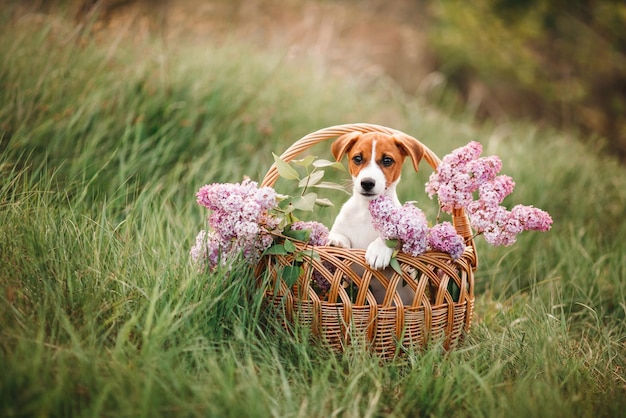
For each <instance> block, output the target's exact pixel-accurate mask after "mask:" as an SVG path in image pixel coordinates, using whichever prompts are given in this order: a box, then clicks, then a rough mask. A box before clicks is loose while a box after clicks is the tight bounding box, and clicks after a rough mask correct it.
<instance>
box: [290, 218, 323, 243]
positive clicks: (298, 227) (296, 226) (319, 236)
mask: <svg viewBox="0 0 626 418" xmlns="http://www.w3.org/2000/svg"><path fill="white" fill-rule="evenodd" d="M291 229H293V230H295V231H305V230H309V231H311V237H310V238H309V244H310V245H317V246H320V245H328V234H329V231H328V228H327V227H326V225H324V224H321V223H319V222H315V221H309V222H305V221H296V222H294V223H292V224H291Z"/></svg>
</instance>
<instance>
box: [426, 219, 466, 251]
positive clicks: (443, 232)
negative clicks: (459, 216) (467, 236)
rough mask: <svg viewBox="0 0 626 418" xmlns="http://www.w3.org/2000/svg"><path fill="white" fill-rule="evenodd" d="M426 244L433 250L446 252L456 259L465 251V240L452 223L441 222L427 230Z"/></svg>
mask: <svg viewBox="0 0 626 418" xmlns="http://www.w3.org/2000/svg"><path fill="white" fill-rule="evenodd" d="M428 246H429V247H430V248H431V249H433V250H436V251H442V252H444V253H448V254H450V256H451V257H452V259H454V260H458V259H459V258H460V257H461V256H462V255H463V252H464V251H465V240H464V239H463V237H462V236H460V235H459V234H457V232H456V229H455V228H454V225H452V224H451V223H450V222H442V223H440V224H437V225H435V226H433V227H432V228H430V230H429V231H428Z"/></svg>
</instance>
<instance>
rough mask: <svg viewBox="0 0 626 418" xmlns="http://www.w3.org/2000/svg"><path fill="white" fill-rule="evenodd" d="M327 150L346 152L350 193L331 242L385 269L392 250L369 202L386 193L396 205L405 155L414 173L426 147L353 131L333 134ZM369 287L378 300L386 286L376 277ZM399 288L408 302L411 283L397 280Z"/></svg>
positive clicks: (337, 154) (338, 156)
mask: <svg viewBox="0 0 626 418" xmlns="http://www.w3.org/2000/svg"><path fill="white" fill-rule="evenodd" d="M331 151H332V153H333V155H334V157H335V159H336V160H337V161H341V159H342V158H343V156H344V155H347V156H348V160H349V162H348V164H349V171H350V175H351V176H352V182H353V185H352V196H351V197H350V199H348V201H347V202H346V203H345V204H344V205H343V206H342V208H341V210H340V211H339V214H338V215H337V218H336V219H335V223H334V224H333V226H332V228H331V230H330V235H329V243H330V245H334V246H337V247H343V248H359V249H364V250H366V252H365V260H366V262H367V263H368V264H369V266H370V267H371V268H372V269H375V270H383V269H385V268H387V267H388V266H389V263H390V261H391V257H392V255H393V251H394V250H393V248H389V247H388V246H387V245H386V244H385V241H384V240H383V239H382V238H381V237H380V234H379V233H378V232H377V231H376V230H375V229H374V226H373V225H372V217H371V215H370V212H369V202H370V201H371V200H374V199H376V198H377V197H378V196H381V195H387V196H390V197H391V198H392V199H393V201H394V202H395V203H396V205H398V206H400V205H401V204H400V201H399V200H398V196H397V194H396V186H397V184H398V182H399V181H400V174H401V172H402V163H403V162H404V160H405V158H406V157H407V156H408V157H410V158H411V160H412V161H413V167H414V168H415V171H417V169H418V164H419V162H420V160H421V158H422V156H423V154H424V149H423V148H422V145H421V144H419V143H418V142H417V141H412V140H410V139H409V138H404V137H402V136H399V135H388V134H384V133H380V132H371V133H361V132H351V133H348V134H344V135H342V136H340V137H339V138H337V139H336V140H335V142H333V144H332V145H331ZM389 276H390V274H389ZM371 286H372V287H371V289H372V293H373V294H374V297H375V298H376V301H377V302H378V303H381V302H382V300H383V299H384V297H385V293H386V291H385V288H384V286H383V285H382V284H381V283H379V282H378V281H377V280H372V282H371ZM397 291H398V293H399V295H400V297H401V299H402V302H403V303H404V304H410V303H411V302H412V299H413V294H414V293H413V290H412V289H411V288H410V286H408V285H406V286H402V285H401V284H399V285H398V289H397Z"/></svg>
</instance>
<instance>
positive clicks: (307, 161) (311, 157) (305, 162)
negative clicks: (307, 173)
mask: <svg viewBox="0 0 626 418" xmlns="http://www.w3.org/2000/svg"><path fill="white" fill-rule="evenodd" d="M316 158H317V157H316V156H315V155H307V156H306V157H304V158H302V159H300V160H292V161H291V162H292V163H294V164H296V165H299V166H301V167H309V166H310V165H311V164H313V162H314V161H315V159H316Z"/></svg>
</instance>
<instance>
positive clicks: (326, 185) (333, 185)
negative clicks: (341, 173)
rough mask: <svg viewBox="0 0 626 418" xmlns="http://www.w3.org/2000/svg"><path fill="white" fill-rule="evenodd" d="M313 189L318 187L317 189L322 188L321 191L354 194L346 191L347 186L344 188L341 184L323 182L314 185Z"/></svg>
mask: <svg viewBox="0 0 626 418" xmlns="http://www.w3.org/2000/svg"><path fill="white" fill-rule="evenodd" d="M313 187H317V188H320V189H333V190H339V191H342V192H344V193H346V194H352V192H351V191H350V190H348V189H346V187H345V186H342V185H341V184H338V183H333V182H330V181H323V182H321V183H318V184H315V185H313Z"/></svg>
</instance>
